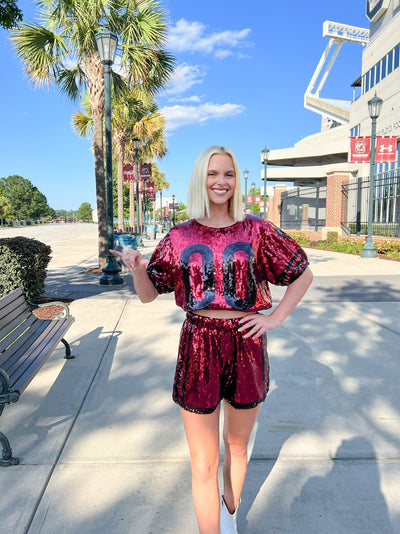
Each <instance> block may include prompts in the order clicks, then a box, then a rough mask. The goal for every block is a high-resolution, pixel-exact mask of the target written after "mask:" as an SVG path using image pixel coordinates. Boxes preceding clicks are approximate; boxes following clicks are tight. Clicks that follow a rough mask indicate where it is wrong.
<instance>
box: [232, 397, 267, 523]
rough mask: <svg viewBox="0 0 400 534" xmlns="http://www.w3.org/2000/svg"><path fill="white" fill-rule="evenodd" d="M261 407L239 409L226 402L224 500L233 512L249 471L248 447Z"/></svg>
mask: <svg viewBox="0 0 400 534" xmlns="http://www.w3.org/2000/svg"><path fill="white" fill-rule="evenodd" d="M260 407H261V405H260V404H259V405H258V406H256V407H255V408H251V409H249V410H237V409H235V408H233V407H232V406H231V405H230V404H229V403H228V402H225V403H224V444H225V456H224V466H223V476H224V500H225V503H226V506H227V508H228V510H229V511H230V512H231V513H233V512H234V511H235V510H236V508H237V505H238V504H239V501H240V495H241V493H242V489H243V484H244V479H245V477H246V471H247V447H248V443H249V439H250V434H251V432H252V430H253V427H254V424H255V422H256V420H257V416H258V412H259V411H260Z"/></svg>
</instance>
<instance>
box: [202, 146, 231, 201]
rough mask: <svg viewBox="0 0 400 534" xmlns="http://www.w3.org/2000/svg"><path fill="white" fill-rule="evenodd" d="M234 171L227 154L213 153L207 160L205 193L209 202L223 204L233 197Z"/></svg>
mask: <svg viewBox="0 0 400 534" xmlns="http://www.w3.org/2000/svg"><path fill="white" fill-rule="evenodd" d="M235 187H236V173H235V167H234V165H233V161H232V158H231V157H230V156H228V154H213V155H212V156H211V158H210V160H209V162H208V171H207V194H208V198H209V201H210V204H215V205H220V206H223V205H224V204H225V203H227V202H228V200H229V199H231V198H232V197H233V194H234V192H235Z"/></svg>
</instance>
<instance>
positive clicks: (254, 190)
mask: <svg viewBox="0 0 400 534" xmlns="http://www.w3.org/2000/svg"><path fill="white" fill-rule="evenodd" d="M251 187H252V188H253V215H254V202H255V196H256V184H255V183H254V182H253V183H252V184H251Z"/></svg>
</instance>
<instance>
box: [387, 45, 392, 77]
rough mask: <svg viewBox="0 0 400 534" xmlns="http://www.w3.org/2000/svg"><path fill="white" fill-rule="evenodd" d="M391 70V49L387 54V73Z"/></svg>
mask: <svg viewBox="0 0 400 534" xmlns="http://www.w3.org/2000/svg"><path fill="white" fill-rule="evenodd" d="M392 70H393V50H391V51H390V52H389V54H388V56H387V73H388V75H389V74H390V73H391V72H392Z"/></svg>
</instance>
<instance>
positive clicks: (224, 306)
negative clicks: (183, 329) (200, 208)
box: [147, 215, 308, 312]
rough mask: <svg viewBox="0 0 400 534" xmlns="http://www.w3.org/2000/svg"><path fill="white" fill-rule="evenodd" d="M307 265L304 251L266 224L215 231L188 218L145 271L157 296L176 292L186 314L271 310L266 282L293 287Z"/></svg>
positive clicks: (250, 221)
mask: <svg viewBox="0 0 400 534" xmlns="http://www.w3.org/2000/svg"><path fill="white" fill-rule="evenodd" d="M307 266H308V260H307V256H306V254H305V252H304V251H303V249H302V248H301V247H300V246H299V245H298V244H297V243H296V241H294V240H293V239H292V238H291V237H289V236H288V235H287V234H285V233H284V232H282V230H280V229H279V228H278V227H276V226H275V225H274V224H272V223H271V222H268V221H264V220H263V219H259V218H258V217H254V216H251V215H248V216H246V218H245V219H244V220H243V221H239V222H237V223H235V224H233V225H232V226H228V227H225V228H211V227H208V226H204V225H202V224H200V223H198V222H197V221H195V220H190V221H187V222H185V223H182V224H179V225H178V226H175V227H174V228H172V229H171V230H170V231H169V233H168V234H167V235H166V236H165V237H164V238H163V240H162V241H160V243H159V244H158V245H157V247H156V248H155V250H154V252H153V255H152V257H151V259H150V262H149V263H148V265H147V273H148V275H149V277H150V280H151V281H152V283H153V284H154V286H155V288H156V289H157V291H158V293H167V292H171V291H175V300H176V304H177V305H178V306H179V307H181V308H183V309H184V310H185V311H195V310H202V309H204V308H208V309H210V310H245V311H249V312H256V311H260V310H265V309H267V308H271V306H272V300H271V293H270V290H269V287H268V282H270V283H272V284H276V285H289V284H290V283H291V282H293V281H294V280H296V278H298V277H299V276H300V275H301V274H302V273H303V272H304V270H305V269H306V267H307Z"/></svg>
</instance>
